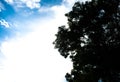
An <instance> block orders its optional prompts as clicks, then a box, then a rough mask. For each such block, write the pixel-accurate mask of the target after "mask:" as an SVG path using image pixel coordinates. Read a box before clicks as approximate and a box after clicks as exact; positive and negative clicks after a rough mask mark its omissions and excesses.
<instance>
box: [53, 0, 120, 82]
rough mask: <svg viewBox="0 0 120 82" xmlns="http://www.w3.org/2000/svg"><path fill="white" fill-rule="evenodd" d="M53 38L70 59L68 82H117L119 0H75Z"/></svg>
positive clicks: (119, 77) (119, 81) (119, 66)
mask: <svg viewBox="0 0 120 82" xmlns="http://www.w3.org/2000/svg"><path fill="white" fill-rule="evenodd" d="M65 16H66V17H67V18H68V25H69V27H65V26H61V27H59V30H58V33H57V34H56V37H57V38H56V40H55V41H54V45H55V48H57V49H58V51H59V52H60V54H61V55H62V56H64V57H65V58H66V57H70V58H71V60H72V62H73V69H72V70H71V73H70V74H69V73H67V74H66V76H65V77H66V80H67V81H68V82H98V81H99V80H100V79H101V80H102V82H120V1H119V0H92V1H89V2H88V1H86V2H85V3H81V2H76V3H75V4H74V6H73V7H72V11H70V12H69V13H67V14H65Z"/></svg>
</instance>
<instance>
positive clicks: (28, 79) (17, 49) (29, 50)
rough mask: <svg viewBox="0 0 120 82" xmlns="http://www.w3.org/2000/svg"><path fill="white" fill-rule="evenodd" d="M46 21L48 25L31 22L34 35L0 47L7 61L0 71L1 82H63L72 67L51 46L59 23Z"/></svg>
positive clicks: (31, 34) (13, 40) (37, 21)
mask: <svg viewBox="0 0 120 82" xmlns="http://www.w3.org/2000/svg"><path fill="white" fill-rule="evenodd" d="M47 21H49V22H47V23H46V22H44V21H43V22H41V21H40V20H36V21H34V22H35V23H34V24H33V23H32V24H31V25H28V26H29V27H38V28H36V29H35V30H34V31H33V32H31V33H30V34H28V35H26V36H24V37H21V38H19V37H18V38H16V39H12V40H10V41H6V42H4V43H3V44H2V49H1V51H2V52H3V53H4V54H5V59H6V60H4V66H3V68H4V69H3V70H0V71H2V72H1V74H0V82H8V81H9V82H14V81H15V82H41V81H44V82H48V81H50V82H61V81H64V75H65V73H66V72H69V71H70V69H71V68H72V65H71V63H70V61H68V60H65V59H64V58H63V57H62V56H60V55H59V53H58V52H57V51H56V50H54V48H53V45H52V42H53V40H54V39H55V37H54V34H55V33H56V31H57V26H58V25H57V24H58V20H57V19H55V20H51V19H47ZM39 22H41V23H39ZM55 22H56V23H55ZM61 22H62V20H61ZM62 23H63V22H62Z"/></svg>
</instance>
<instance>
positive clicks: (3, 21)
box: [0, 19, 10, 28]
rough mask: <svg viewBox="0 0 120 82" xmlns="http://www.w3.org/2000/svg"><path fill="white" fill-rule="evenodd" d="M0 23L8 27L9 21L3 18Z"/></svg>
mask: <svg viewBox="0 0 120 82" xmlns="http://www.w3.org/2000/svg"><path fill="white" fill-rule="evenodd" d="M0 25H2V26H5V27H6V28H9V27H10V25H9V23H8V22H7V21H6V20H4V19H1V20H0Z"/></svg>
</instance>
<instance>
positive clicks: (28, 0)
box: [5, 0, 40, 9]
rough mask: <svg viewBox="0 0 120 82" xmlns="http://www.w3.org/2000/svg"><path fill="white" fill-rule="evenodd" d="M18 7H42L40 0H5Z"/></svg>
mask: <svg viewBox="0 0 120 82" xmlns="http://www.w3.org/2000/svg"><path fill="white" fill-rule="evenodd" d="M5 1H6V2H7V3H9V4H11V5H13V6H14V7H17V8H23V7H28V8H30V9H34V8H40V0H5Z"/></svg>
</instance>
